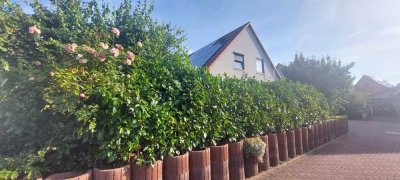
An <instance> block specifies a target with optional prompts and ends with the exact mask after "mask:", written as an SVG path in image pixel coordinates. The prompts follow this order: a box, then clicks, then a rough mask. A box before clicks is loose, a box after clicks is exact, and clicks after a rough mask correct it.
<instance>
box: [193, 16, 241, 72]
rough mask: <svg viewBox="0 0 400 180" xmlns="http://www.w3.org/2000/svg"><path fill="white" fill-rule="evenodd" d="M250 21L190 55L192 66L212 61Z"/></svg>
mask: <svg viewBox="0 0 400 180" xmlns="http://www.w3.org/2000/svg"><path fill="white" fill-rule="evenodd" d="M247 24H248V23H246V24H244V25H243V26H240V27H239V28H237V29H235V30H233V31H232V32H230V33H228V34H226V35H224V36H222V37H221V38H219V39H217V40H215V41H213V42H212V43H210V44H208V45H206V46H204V47H202V48H201V49H199V50H197V51H196V52H194V53H192V54H191V55H189V59H190V64H191V65H192V66H204V65H206V64H207V63H208V61H210V60H211V59H212V58H213V56H214V55H216V54H217V52H218V51H219V50H222V48H224V47H225V46H227V45H228V44H229V43H230V42H231V41H232V40H233V39H234V38H235V37H236V36H237V35H238V34H239V32H240V31H241V30H242V29H243V28H244V27H246V25H247Z"/></svg>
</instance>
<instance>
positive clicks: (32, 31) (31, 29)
mask: <svg viewBox="0 0 400 180" xmlns="http://www.w3.org/2000/svg"><path fill="white" fill-rule="evenodd" d="M40 33H42V31H41V30H40V29H39V28H37V27H36V25H34V26H31V27H29V34H36V35H40Z"/></svg>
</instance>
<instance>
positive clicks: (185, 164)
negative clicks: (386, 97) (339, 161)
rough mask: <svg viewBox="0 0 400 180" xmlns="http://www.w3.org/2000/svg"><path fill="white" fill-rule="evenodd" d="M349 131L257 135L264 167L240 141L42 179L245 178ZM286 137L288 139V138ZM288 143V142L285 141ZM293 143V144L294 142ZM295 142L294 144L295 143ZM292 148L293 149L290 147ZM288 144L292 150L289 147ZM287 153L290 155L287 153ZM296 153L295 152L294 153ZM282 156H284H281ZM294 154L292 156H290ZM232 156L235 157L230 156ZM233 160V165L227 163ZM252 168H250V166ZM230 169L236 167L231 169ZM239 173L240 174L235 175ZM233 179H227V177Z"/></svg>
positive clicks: (341, 123) (343, 126)
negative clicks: (149, 163) (263, 147)
mask: <svg viewBox="0 0 400 180" xmlns="http://www.w3.org/2000/svg"><path fill="white" fill-rule="evenodd" d="M347 132H348V121H347V120H330V121H328V122H324V123H318V124H313V125H309V126H307V127H302V128H298V129H295V130H289V131H286V132H279V133H277V134H268V135H264V136H260V137H261V139H262V140H263V141H264V142H265V143H266V144H267V146H266V151H265V152H266V153H267V154H265V155H264V157H263V160H264V163H265V164H261V163H260V164H259V163H256V162H254V161H255V159H254V157H251V156H246V155H245V154H244V152H243V141H239V142H235V143H228V144H225V145H222V146H212V147H209V148H206V149H205V150H202V151H191V152H187V153H185V154H183V155H180V156H175V157H169V158H166V159H164V160H163V161H161V160H158V161H156V163H155V164H154V165H153V166H140V167H139V166H137V165H136V164H135V161H134V160H132V159H131V161H130V164H129V165H126V166H123V167H120V168H116V169H107V170H100V169H93V170H89V171H87V172H85V173H77V172H65V173H57V174H53V175H50V176H48V177H46V178H44V179H45V180H59V179H67V180H130V179H132V180H162V179H164V180H165V179H178V180H189V179H191V180H192V179H193V180H211V179H222V180H224V179H226V180H229V179H239V180H240V179H244V178H245V177H244V176H246V177H251V176H254V175H257V174H258V173H259V172H262V171H267V170H268V169H269V167H270V166H271V167H275V166H278V165H279V161H281V162H282V161H288V155H289V154H290V156H291V158H293V157H295V156H297V155H301V154H302V153H303V151H304V152H307V151H310V150H312V149H315V148H317V147H319V146H321V145H323V144H325V143H327V142H329V141H332V140H334V139H336V138H338V137H341V136H342V135H344V134H345V133H347ZM288 135H289V136H288ZM288 140H289V141H290V142H288ZM293 141H294V142H293ZM296 141H297V143H296ZM292 143H294V144H295V146H294V147H293V144H292ZM288 144H290V145H291V146H292V147H290V148H288ZM229 148H231V149H229ZM288 150H289V152H290V153H288ZM296 152H298V153H296ZM280 153H284V154H280ZM293 153H294V154H293ZM230 156H234V157H230ZM230 161H232V162H230ZM250 166H251V167H250ZM230 168H235V169H234V170H232V169H231V171H230V170H229V169H230ZM236 171H239V172H236ZM230 175H231V176H232V177H229V176H230Z"/></svg>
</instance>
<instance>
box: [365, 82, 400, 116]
mask: <svg viewBox="0 0 400 180" xmlns="http://www.w3.org/2000/svg"><path fill="white" fill-rule="evenodd" d="M369 99H370V101H371V104H372V107H373V110H374V112H375V113H392V114H393V113H395V114H399V115H400V85H397V86H396V87H393V88H390V89H389V90H387V91H384V92H380V93H376V94H374V95H372V96H370V97H369Z"/></svg>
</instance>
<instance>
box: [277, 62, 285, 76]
mask: <svg viewBox="0 0 400 180" xmlns="http://www.w3.org/2000/svg"><path fill="white" fill-rule="evenodd" d="M285 68H287V66H286V65H283V64H281V63H278V65H276V70H277V71H278V72H279V74H280V75H281V76H284V74H283V72H284V69H285Z"/></svg>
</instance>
